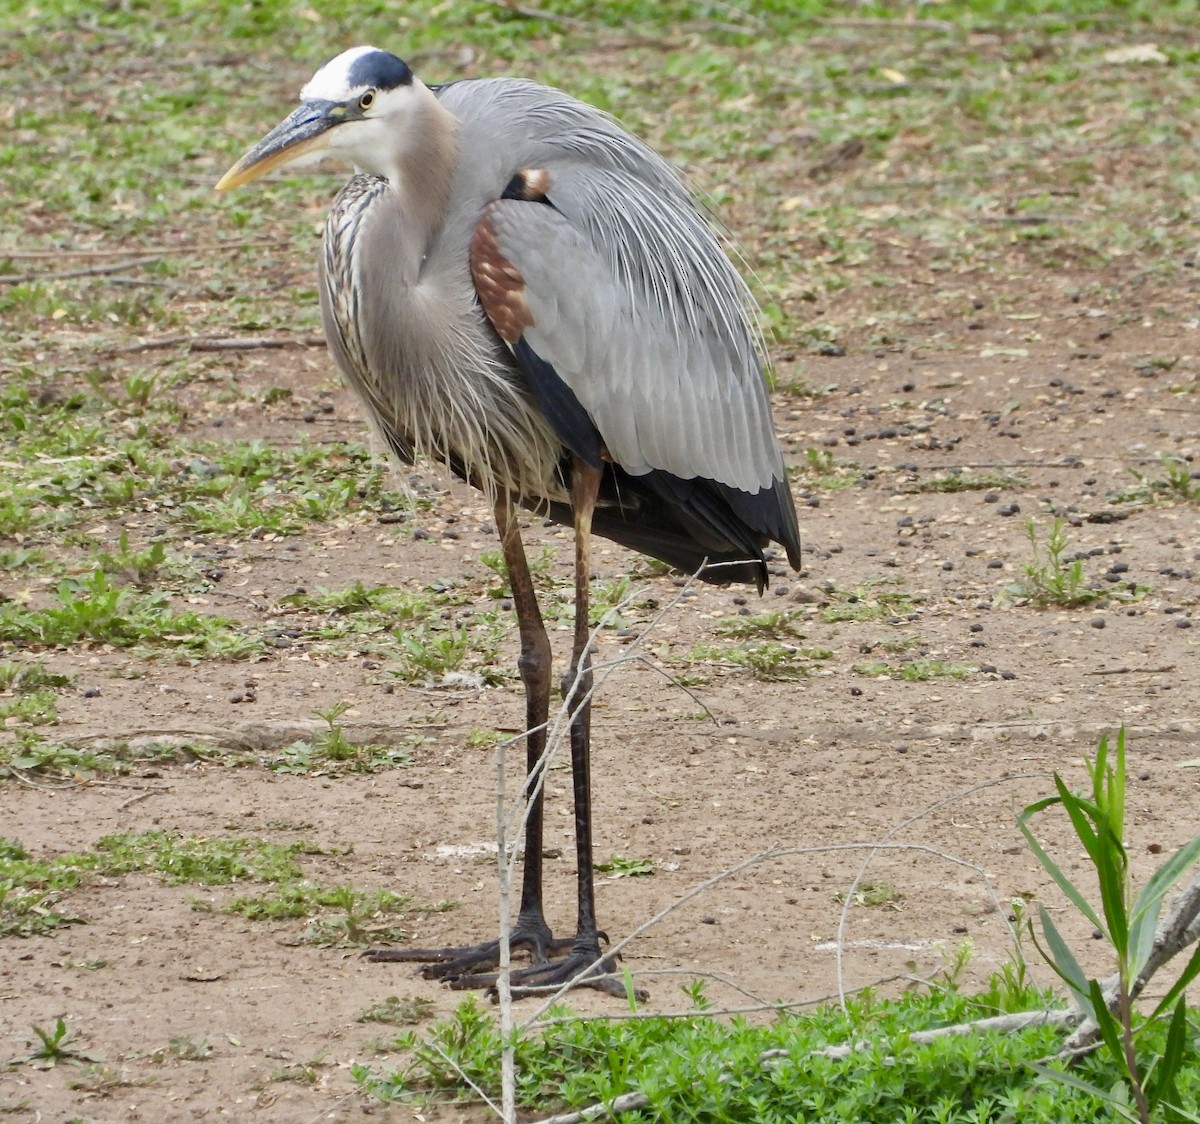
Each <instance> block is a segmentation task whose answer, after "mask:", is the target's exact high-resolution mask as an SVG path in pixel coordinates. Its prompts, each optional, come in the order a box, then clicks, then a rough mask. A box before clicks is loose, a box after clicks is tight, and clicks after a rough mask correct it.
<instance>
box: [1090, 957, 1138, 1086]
mask: <svg viewBox="0 0 1200 1124" xmlns="http://www.w3.org/2000/svg"><path fill="white" fill-rule="evenodd" d="M1088 995H1089V997H1090V998H1091V1001H1092V1012H1093V1015H1092V1017H1093V1018H1094V1019H1095V1020H1096V1026H1097V1027H1098V1028H1099V1030H1100V1037H1101V1038H1103V1039H1104V1045H1105V1046H1106V1047H1108V1052H1109V1054H1111V1055H1112V1061H1113V1064H1114V1065H1116V1066H1118V1067H1119V1068H1120V1070H1121V1072H1122V1073H1123V1074H1124V1075H1125V1077H1126V1078H1132V1077H1133V1076H1134V1075H1133V1074H1131V1073H1130V1072H1129V1061H1128V1059H1127V1058H1126V1057H1125V1050H1124V1048H1123V1047H1122V1045H1121V1032H1122V1028H1121V1024H1120V1023H1118V1022H1117V1020H1116V1019H1115V1018H1114V1017H1113V1013H1112V1012H1111V1011H1110V1010H1109V1009H1108V1004H1107V1003H1106V1002H1105V1001H1104V989H1103V988H1102V987H1101V986H1100V981H1099V980H1089V981H1088Z"/></svg>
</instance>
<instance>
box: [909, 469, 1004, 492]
mask: <svg viewBox="0 0 1200 1124" xmlns="http://www.w3.org/2000/svg"><path fill="white" fill-rule="evenodd" d="M1025 485H1026V481H1025V479H1024V477H1022V476H1018V475H1016V474H1015V473H1007V472H969V471H958V470H955V471H952V472H947V473H943V474H942V475H940V476H931V477H929V478H928V479H927V480H915V481H912V482H911V483H907V484H905V485H904V486H903V487H902V488H901V491H903V492H916V493H920V492H950V493H952V492H980V491H993V490H994V491H997V492H1006V491H1011V490H1013V489H1015V488H1023V487H1025Z"/></svg>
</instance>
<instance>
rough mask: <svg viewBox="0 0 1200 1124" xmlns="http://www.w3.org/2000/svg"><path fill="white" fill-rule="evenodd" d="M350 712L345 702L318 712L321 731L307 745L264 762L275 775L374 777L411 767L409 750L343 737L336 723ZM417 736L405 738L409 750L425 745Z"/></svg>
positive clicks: (293, 747) (297, 744)
mask: <svg viewBox="0 0 1200 1124" xmlns="http://www.w3.org/2000/svg"><path fill="white" fill-rule="evenodd" d="M349 709H350V704H349V703H347V702H338V703H334V704H333V705H332V706H331V707H329V708H328V709H327V710H318V711H317V717H319V718H320V719H322V720H323V721H324V722H325V729H324V730H322V731H320V733H318V734H316V735H314V736H313V738H312V739H311V740H309V741H299V742H293V743H292V744H291V745H288V746H285V747H284V748H283V749H281V750H280V751H279V752H278V754H276V755H275V756H274V757H272V758H271V759H270V760H269V761H268V762H267V768H269V769H270V770H271V771H272V772H275V773H289V774H292V775H299V776H303V775H307V774H313V775H316V776H328V775H340V774H345V773H376V772H378V771H379V770H380V769H396V768H403V767H405V766H407V765H411V764H412V753H411V752H410V748H401V747H398V746H388V745H371V744H362V745H357V744H355V743H354V742H352V741H350V740H349V739H348V738H347V737H346V733H345V731H344V730H343V728H342V727H341V726H340V725H339V724H338V721H337V720H338V719H339V718H340V717H341V716H342V715H343V714H345V713H346V711H347V710H349ZM425 740H426V739H425V738H423V737H422V736H421V735H420V734H412V735H410V736H409V738H408V741H409V746H410V747H412V746H416V745H419V744H421V742H423V741H425Z"/></svg>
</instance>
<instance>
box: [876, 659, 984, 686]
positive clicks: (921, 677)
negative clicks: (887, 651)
mask: <svg viewBox="0 0 1200 1124" xmlns="http://www.w3.org/2000/svg"><path fill="white" fill-rule="evenodd" d="M854 670H855V672H857V674H859V675H866V676H869V677H870V678H872V679H882V678H885V677H886V678H888V679H901V680H903V681H904V682H906V683H928V682H929V681H930V680H931V679H966V678H967V677H968V676H971V675H975V674H977V673H978V671H979V668H977V667H969V666H967V665H966V664H957V663H949V662H947V661H946V660H904V661H903V662H901V663H899V664H890V663H886V662H884V661H882V660H877V661H875V662H874V663H861V664H857V665H855V668H854Z"/></svg>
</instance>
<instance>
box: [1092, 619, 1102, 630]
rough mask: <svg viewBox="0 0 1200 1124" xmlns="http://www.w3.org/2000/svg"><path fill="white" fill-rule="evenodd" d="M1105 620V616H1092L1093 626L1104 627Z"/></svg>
mask: <svg viewBox="0 0 1200 1124" xmlns="http://www.w3.org/2000/svg"><path fill="white" fill-rule="evenodd" d="M1104 625H1105V621H1104V618H1103V617H1092V628H1103V627H1104Z"/></svg>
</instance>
